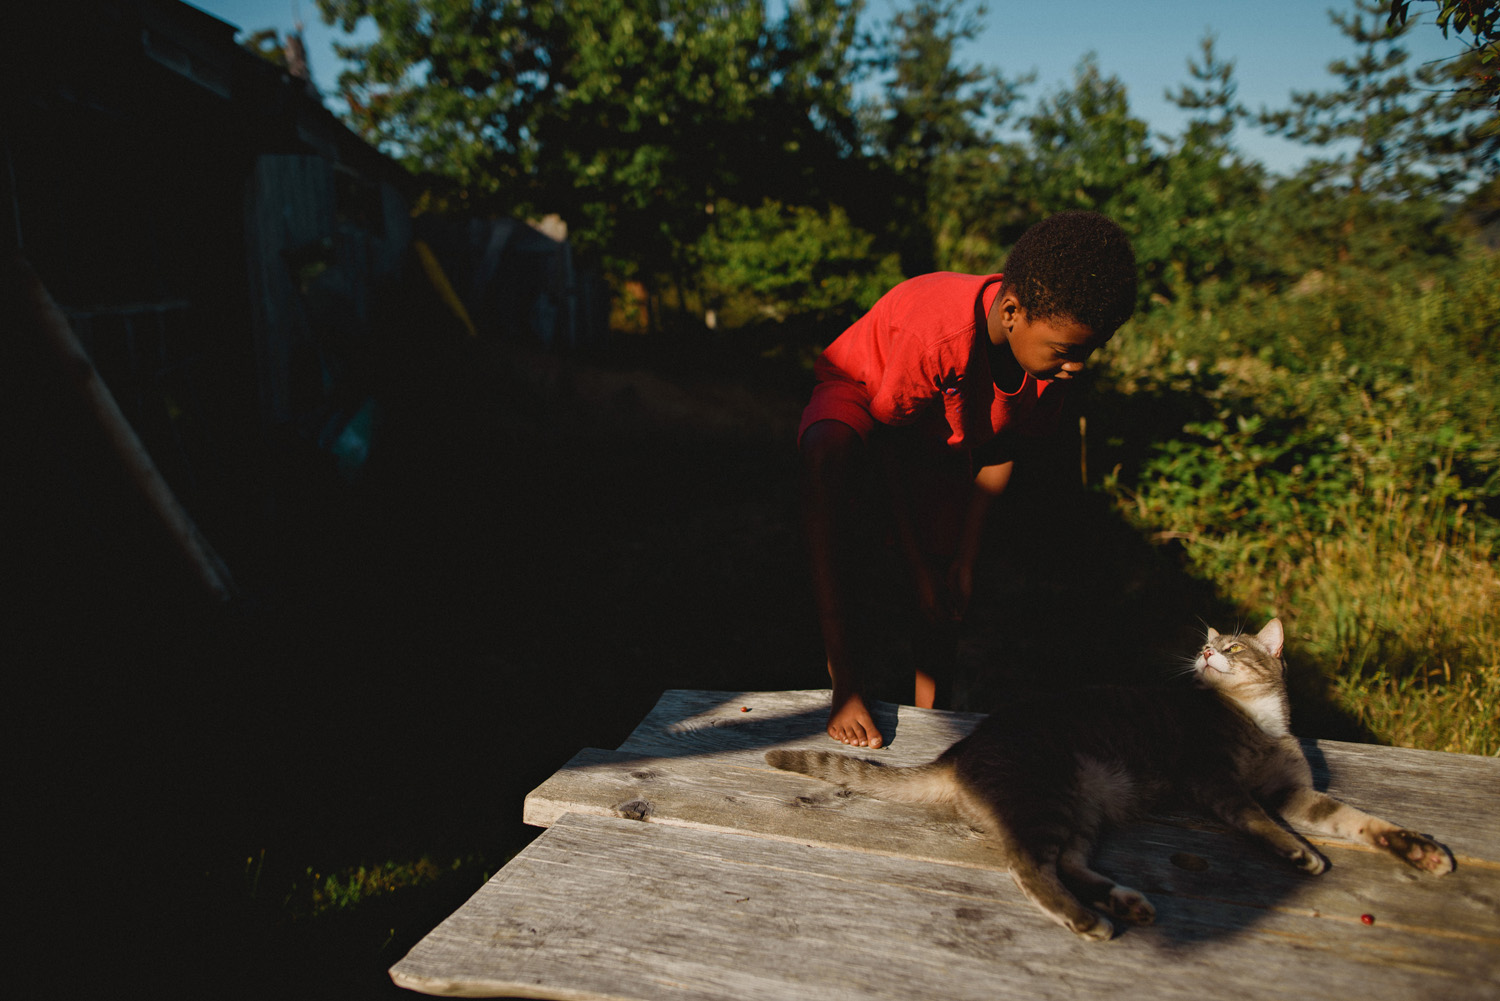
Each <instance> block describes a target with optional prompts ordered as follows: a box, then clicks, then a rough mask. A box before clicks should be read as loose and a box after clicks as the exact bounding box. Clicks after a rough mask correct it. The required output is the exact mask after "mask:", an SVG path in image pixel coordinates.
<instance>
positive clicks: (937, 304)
mask: <svg viewBox="0 0 1500 1001" xmlns="http://www.w3.org/2000/svg"><path fill="white" fill-rule="evenodd" d="M999 279H1000V276H999V275H998V274H996V275H969V274H963V273H960V272H957V271H934V272H931V273H929V274H925V275H917V276H916V277H915V278H908V279H907V280H906V281H904V282H902V283H901V284H899V285H897V286H896V287H895V288H893V289H891V290H890V291H889V292H887V293H886V294H885V295H884V296H883V297H882V301H881V302H880V303H879V304H878V305H877V307H876V309H877V311H881V312H884V313H885V315H886V317H887V320H888V322H892V323H895V324H896V325H898V326H900V327H903V328H909V327H912V328H917V329H925V330H937V331H943V332H946V333H949V334H953V335H958V334H961V333H963V332H964V331H966V330H967V331H970V332H972V330H973V327H974V303H975V300H976V297H977V296H978V295H979V293H980V290H981V289H983V288H984V287H985V286H986V285H988V284H991V283H993V282H996V281H999Z"/></svg>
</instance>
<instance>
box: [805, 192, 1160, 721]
mask: <svg viewBox="0 0 1500 1001" xmlns="http://www.w3.org/2000/svg"><path fill="white" fill-rule="evenodd" d="M1135 298H1136V271H1135V254H1134V252H1133V251H1132V249H1131V246H1130V241H1129V239H1128V238H1127V237H1126V235H1125V233H1124V231H1123V230H1121V229H1120V227H1119V226H1117V225H1116V224H1115V223H1114V222H1112V221H1110V220H1109V219H1107V218H1105V217H1104V216H1102V215H1099V214H1097V213H1093V212H1065V213H1061V214H1059V215H1055V216H1052V217H1050V218H1048V219H1045V220H1043V221H1042V222H1040V223H1037V224H1036V225H1035V226H1032V227H1031V228H1030V229H1028V230H1027V231H1026V232H1025V233H1023V234H1022V236H1021V239H1020V240H1019V241H1018V242H1017V243H1016V245H1015V248H1014V249H1013V250H1012V251H1011V254H1010V256H1009V258H1008V259H1007V260H1006V263H1005V271H1004V273H1003V274H997V275H988V276H984V275H961V274H953V273H938V274H930V275H922V276H920V277H917V278H913V279H910V280H908V281H905V282H902V283H901V284H899V285H897V286H896V287H895V288H894V289H892V290H891V291H890V292H888V293H886V294H885V295H884V296H883V297H882V298H881V299H880V301H879V302H877V303H876V304H875V306H874V307H873V308H872V309H871V310H870V312H869V313H867V314H866V315H865V316H864V317H863V318H861V319H860V320H859V321H857V322H856V323H855V324H854V325H853V326H851V327H850V328H849V329H848V330H846V331H845V332H844V333H843V334H842V335H840V336H839V337H838V339H837V340H835V341H834V342H833V343H832V344H830V345H829V346H828V348H827V350H825V351H824V352H823V354H822V355H821V356H820V357H819V359H818V362H817V369H816V371H817V377H818V382H817V385H816V386H815V387H814V389H813V394H812V399H811V401H810V402H809V403H808V406H807V408H806V410H804V411H803V415H802V423H801V427H800V428H799V430H798V441H799V443H800V447H801V450H802V456H803V469H804V494H803V510H804V517H805V520H806V528H807V534H808V543H809V555H810V557H811V561H812V570H813V584H814V590H815V593H816V597H817V603H818V616H819V621H820V625H821V626H822V631H823V642H824V646H825V649H826V653H827V657H828V675H829V678H830V680H831V683H832V690H833V704H832V711H831V713H830V715H829V719H828V735H829V736H830V737H832V738H833V739H834V740H837V741H841V742H842V743H845V744H851V745H855V746H859V747H880V746H881V745H882V744H883V743H884V742H885V738H884V736H883V735H882V734H881V732H880V730H879V728H878V727H877V726H876V725H875V722H874V720H873V718H872V717H871V715H870V712H869V709H868V708H867V707H866V705H865V699H866V697H867V696H866V686H867V682H868V677H867V675H868V672H869V661H870V659H871V658H870V657H869V656H867V655H866V654H865V653H864V652H862V651H861V650H860V648H859V643H858V639H859V638H858V637H857V636H854V635H852V632H853V631H852V630H851V629H850V628H849V626H850V612H851V610H852V608H853V607H854V606H855V605H856V604H858V602H856V601H852V600H851V598H852V597H853V595H852V594H851V592H858V591H860V590H861V589H862V586H863V585H867V584H868V583H869V582H870V580H871V579H872V576H878V575H871V574H870V573H869V572H868V571H869V569H870V566H869V564H868V563H867V562H866V558H867V556H868V555H869V553H870V552H871V551H872V550H878V549H880V548H882V547H881V542H885V543H886V544H887V548H888V547H889V546H890V545H892V544H894V546H895V548H896V550H897V551H898V552H899V554H900V555H901V557H902V558H903V560H902V561H903V563H904V564H905V568H906V570H907V571H908V572H909V575H910V586H911V590H912V591H914V597H915V599H916V602H915V603H916V605H917V608H918V609H919V610H920V613H921V616H922V619H923V620H924V621H925V622H926V623H928V624H930V625H932V626H934V627H937V628H938V629H940V630H941V629H943V628H944V624H947V628H949V629H951V624H952V623H956V622H957V621H959V620H960V619H961V618H962V617H963V615H964V611H965V609H966V607H967V605H968V601H969V597H970V594H971V591H972V588H973V575H974V560H975V557H976V555H977V554H978V551H979V543H980V539H981V534H982V529H983V526H984V518H985V515H986V513H987V511H988V509H989V507H990V504H991V503H992V502H993V500H994V499H995V498H996V497H998V496H999V495H1000V494H1001V493H1002V492H1003V491H1004V490H1005V487H1006V484H1007V483H1009V481H1010V476H1011V470H1012V468H1013V465H1014V457H1015V453H1016V451H1017V446H1018V444H1019V441H1018V440H1019V439H1023V438H1026V437H1033V438H1034V437H1036V436H1038V435H1040V434H1044V433H1046V432H1047V431H1048V430H1049V429H1050V427H1051V425H1052V424H1053V423H1054V422H1055V420H1056V417H1057V415H1058V412H1059V410H1060V407H1061V402H1062V396H1063V393H1064V392H1065V391H1066V390H1067V387H1068V383H1069V381H1070V380H1071V379H1072V378H1073V377H1074V376H1076V375H1077V374H1078V373H1079V372H1080V371H1081V370H1082V369H1083V365H1084V362H1085V361H1087V359H1088V357H1089V356H1090V355H1091V354H1092V353H1093V352H1094V351H1095V349H1097V348H1098V347H1099V346H1100V345H1102V344H1103V343H1105V342H1106V341H1108V340H1109V338H1110V337H1111V336H1113V334H1114V332H1115V330H1116V329H1118V328H1119V326H1120V325H1121V324H1123V323H1124V322H1125V321H1126V320H1127V319H1129V317H1130V314H1131V312H1132V311H1133V310H1134V308H1135ZM936 675H937V671H936V670H935V669H934V668H931V667H929V666H927V665H925V664H923V663H922V662H921V661H920V660H919V662H918V666H917V669H916V679H915V681H916V684H915V692H914V703H915V704H916V705H918V706H925V707H929V708H930V707H931V706H932V705H933V703H934V701H935V698H936V688H937V676H936Z"/></svg>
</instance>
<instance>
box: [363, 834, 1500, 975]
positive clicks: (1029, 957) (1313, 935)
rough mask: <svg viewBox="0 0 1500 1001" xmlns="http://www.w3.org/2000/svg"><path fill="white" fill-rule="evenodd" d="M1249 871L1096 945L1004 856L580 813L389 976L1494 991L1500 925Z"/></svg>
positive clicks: (1203, 882) (1214, 879) (1212, 874)
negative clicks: (1250, 880) (924, 852)
mask: <svg viewBox="0 0 1500 1001" xmlns="http://www.w3.org/2000/svg"><path fill="white" fill-rule="evenodd" d="M1146 838H1148V839H1149V838H1150V835H1149V833H1148V834H1147V835H1146ZM1138 847H1139V846H1138V845H1135V844H1122V845H1121V846H1120V848H1119V850H1120V851H1123V852H1125V853H1126V854H1127V855H1131V856H1132V857H1133V856H1134V854H1135V852H1136V851H1137V849H1138ZM1205 850H1208V849H1205ZM1356 854H1357V857H1356V858H1352V859H1339V860H1337V861H1336V862H1335V865H1336V866H1338V867H1339V868H1340V869H1342V868H1344V867H1345V866H1347V867H1348V869H1349V871H1350V875H1356V874H1358V875H1361V876H1364V877H1366V878H1368V876H1369V873H1368V872H1365V871H1364V870H1365V869H1366V868H1368V866H1369V864H1370V863H1371V862H1372V861H1374V860H1373V859H1372V857H1371V856H1369V855H1366V854H1359V853H1356ZM1380 861H1381V862H1382V863H1383V862H1384V860H1380ZM1166 864H1167V865H1171V863H1170V862H1168V863H1166ZM1246 875H1247V873H1245V872H1244V871H1243V870H1238V871H1237V870H1233V869H1226V870H1225V871H1222V872H1221V871H1219V870H1218V869H1217V867H1216V865H1215V864H1214V863H1211V864H1210V868H1209V869H1208V870H1203V871H1200V872H1193V871H1190V870H1178V871H1177V872H1165V873H1164V876H1165V878H1168V879H1171V880H1173V881H1174V882H1175V883H1176V884H1177V886H1178V887H1179V889H1178V891H1177V892H1176V893H1174V894H1167V895H1165V896H1163V895H1161V894H1160V893H1159V894H1158V898H1157V902H1158V904H1159V905H1161V920H1160V922H1159V923H1158V924H1157V925H1156V926H1154V927H1151V928H1144V929H1131V930H1130V931H1129V932H1127V933H1126V934H1125V935H1123V936H1121V937H1120V938H1118V939H1116V940H1115V941H1113V942H1110V943H1107V944H1098V943H1089V942H1084V941H1082V940H1080V939H1077V938H1076V937H1075V936H1073V935H1071V934H1069V933H1067V932H1065V931H1063V930H1062V929H1061V928H1059V927H1058V926H1056V925H1054V924H1052V923H1051V922H1050V921H1049V920H1048V919H1047V918H1046V917H1045V916H1043V915H1042V914H1041V913H1040V912H1039V911H1037V910H1036V908H1034V907H1033V906H1032V905H1031V904H1030V903H1029V902H1028V901H1026V900H1025V899H1024V898H1023V897H1022V896H1021V894H1020V892H1019V891H1018V890H1017V889H1016V888H1015V886H1014V885H1013V884H1012V883H1011V881H1010V879H1009V878H1008V877H1007V876H1006V875H1005V874H1003V873H1000V872H995V871H992V870H980V869H962V868H955V867H953V866H945V865H941V864H936V863H929V862H920V861H915V860H911V859H902V858H899V857H889V856H879V855H857V856H855V855H851V853H849V852H847V851H843V850H839V849H830V848H824V847H820V846H806V845H797V844H789V843H785V842H778V841H772V840H766V839H759V838H748V837H743V836H739V835H726V834H721V833H718V832H714V831H703V830H692V829H688V828H680V827H671V826H667V825H660V824H640V823H634V822H631V821H627V820H620V819H617V818H608V817H589V816H579V815H570V816H567V817H564V818H563V819H562V820H560V821H559V822H558V823H557V824H556V825H554V826H553V827H552V828H551V829H550V830H548V831H547V832H546V833H545V834H543V835H542V837H540V838H538V839H537V840H536V841H535V842H533V843H532V845H531V846H530V847H528V848H527V849H526V850H525V851H524V852H522V853H521V854H520V855H519V856H517V857H516V859H515V860H513V861H512V862H511V863H510V864H509V865H507V866H506V867H505V869H503V870H502V871H501V872H500V873H499V874H497V875H496V876H495V877H494V878H493V879H492V880H491V881H490V882H489V883H488V884H486V885H485V886H484V887H483V889H481V890H480V892H479V893H478V894H476V895H475V896H474V898H473V899H471V900H470V901H469V902H468V903H467V904H465V905H464V906H463V907H462V908H460V909H459V911H458V912H456V913H455V914H454V915H453V916H452V917H450V918H449V919H448V920H446V921H445V922H443V924H442V925H440V926H439V927H438V928H437V929H435V930H434V931H433V932H432V934H430V935H429V936H428V937H427V938H425V939H423V941H422V942H421V943H419V944H418V946H417V947H416V948H414V949H413V950H412V951H411V953H410V954H409V955H407V957H406V958H405V959H403V960H402V961H401V962H400V963H398V964H397V965H396V966H395V967H394V968H393V970H392V971H391V976H392V978H393V979H394V980H395V982H396V983H398V984H400V985H401V986H403V987H407V988H411V989H413V990H420V991H423V992H426V993H431V994H446V995H455V996H496V995H505V996H522V997H535V998H558V999H565V1001H573V999H581V998H588V999H595V998H597V999H617V998H640V999H647V998H650V999H662V1001H673V999H684V1001H686V999H725V1001H730V999H733V1001H755V999H786V998H801V997H817V998H820V999H823V998H826V999H830V1001H838V999H886V998H889V999H902V1001H909V999H911V998H918V997H933V998H945V999H954V1001H962V999H968V998H975V999H979V998H983V999H986V1001H992V999H994V998H996V997H1003V998H1037V999H1053V998H1057V999H1062V998H1069V999H1071V998H1078V997H1083V996H1091V995H1098V996H1109V997H1111V998H1117V999H1132V998H1141V999H1147V998H1150V999H1174V998H1182V999H1193V1001H1198V999H1202V998H1205V997H1212V998H1215V999H1239V998H1246V999H1252V998H1253V999H1264V998H1279V997H1298V998H1333V997H1346V996H1356V997H1360V998H1362V999H1366V1001H1383V999H1390V1001H1426V999H1431V1001H1468V999H1474V1001H1478V999H1481V998H1491V999H1492V998H1493V997H1494V996H1495V994H1494V988H1495V984H1496V983H1497V982H1500V939H1495V938H1490V939H1487V940H1484V941H1478V942H1475V941H1468V940H1464V939H1455V938H1453V937H1451V936H1444V935H1442V934H1441V933H1440V932H1441V930H1429V929H1426V928H1424V927H1423V926H1422V924H1421V922H1420V921H1417V922H1412V921H1409V920H1405V919H1406V918H1407V917H1408V915H1407V913H1406V912H1405V911H1402V910H1400V909H1392V910H1385V911H1384V913H1380V914H1379V915H1378V916H1377V920H1376V923H1375V924H1374V925H1371V926H1365V925H1363V924H1361V923H1360V921H1359V914H1360V913H1365V912H1364V911H1361V910H1360V908H1363V907H1368V906H1373V905H1371V904H1369V903H1368V901H1366V900H1360V899H1348V900H1345V901H1343V902H1342V904H1341V906H1339V907H1337V908H1334V907H1332V906H1331V905H1330V904H1329V903H1328V902H1325V903H1323V905H1322V906H1319V907H1315V906H1310V905H1309V903H1308V901H1307V900H1306V898H1304V897H1302V896H1301V895H1300V894H1296V893H1293V894H1290V895H1288V896H1287V897H1285V898H1283V899H1281V900H1279V901H1277V902H1276V903H1275V904H1274V905H1270V904H1267V903H1266V902H1265V901H1264V900H1254V899H1252V900H1240V899H1232V898H1231V899H1225V898H1223V897H1221V896H1220V895H1219V894H1221V893H1222V892H1223V890H1224V889H1225V886H1226V884H1227V883H1230V884H1238V883H1239V882H1241V881H1242V879H1243V878H1244V876H1246ZM1151 878H1152V879H1153V880H1154V879H1156V878H1157V877H1155V876H1153V877H1151ZM1299 878H1300V877H1297V876H1296V874H1279V875H1277V876H1276V877H1274V881H1275V882H1278V883H1280V882H1285V883H1286V884H1288V885H1291V884H1294V883H1296V882H1297V880H1298V879H1299ZM1142 882H1143V883H1149V881H1142ZM1302 882H1303V883H1304V884H1307V885H1312V884H1319V885H1328V878H1327V877H1325V878H1324V879H1323V880H1321V881H1319V880H1312V879H1303V880H1302ZM1143 888H1145V887H1144V886H1143ZM1187 890H1199V891H1202V892H1196V893H1194V892H1186V891H1187Z"/></svg>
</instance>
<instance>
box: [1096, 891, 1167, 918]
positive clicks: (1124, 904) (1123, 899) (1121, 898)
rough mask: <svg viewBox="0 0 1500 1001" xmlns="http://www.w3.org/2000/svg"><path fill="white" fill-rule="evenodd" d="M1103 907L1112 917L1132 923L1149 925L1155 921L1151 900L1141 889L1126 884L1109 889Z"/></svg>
mask: <svg viewBox="0 0 1500 1001" xmlns="http://www.w3.org/2000/svg"><path fill="white" fill-rule="evenodd" d="M1104 908H1105V910H1107V911H1108V912H1109V913H1110V914H1111V915H1113V916H1114V917H1117V918H1119V919H1120V920H1121V921H1128V922H1129V923H1130V924H1133V925H1149V924H1153V923H1154V922H1155V921H1156V908H1155V907H1153V906H1151V901H1149V900H1147V899H1146V897H1145V895H1144V894H1143V893H1141V891H1139V890H1132V889H1131V888H1130V887H1128V886H1116V887H1114V888H1113V889H1111V890H1110V891H1109V900H1107V901H1105V902H1104Z"/></svg>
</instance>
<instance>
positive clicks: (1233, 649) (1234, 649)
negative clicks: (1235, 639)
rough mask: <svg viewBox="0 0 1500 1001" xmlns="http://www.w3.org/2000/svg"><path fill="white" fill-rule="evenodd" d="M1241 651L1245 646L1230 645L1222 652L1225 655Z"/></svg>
mask: <svg viewBox="0 0 1500 1001" xmlns="http://www.w3.org/2000/svg"><path fill="white" fill-rule="evenodd" d="M1243 649H1245V645H1244V644H1243V643H1231V644H1229V646H1228V647H1227V648H1226V649H1225V650H1224V652H1225V653H1239V652H1240V651H1241V650H1243Z"/></svg>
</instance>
